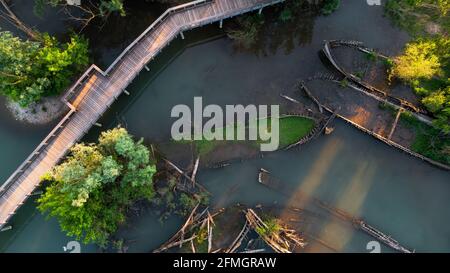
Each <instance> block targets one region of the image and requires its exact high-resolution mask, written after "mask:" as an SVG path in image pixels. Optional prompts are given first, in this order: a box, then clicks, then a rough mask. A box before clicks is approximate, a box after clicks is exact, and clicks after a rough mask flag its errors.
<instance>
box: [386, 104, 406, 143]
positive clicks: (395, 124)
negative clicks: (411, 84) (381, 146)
mask: <svg viewBox="0 0 450 273" xmlns="http://www.w3.org/2000/svg"><path fill="white" fill-rule="evenodd" d="M402 113H403V109H402V108H400V109H399V110H398V111H397V115H396V116H395V121H394V124H393V125H392V128H391V131H390V132H389V136H388V138H387V139H389V140H391V138H392V135H393V134H394V132H395V129H396V128H397V124H398V121H399V120H400V116H401V115H402Z"/></svg>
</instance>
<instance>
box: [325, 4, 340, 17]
mask: <svg viewBox="0 0 450 273" xmlns="http://www.w3.org/2000/svg"><path fill="white" fill-rule="evenodd" d="M340 5H341V1H340V0H325V1H324V3H323V7H322V14H323V15H330V14H332V13H333V12H335V11H336V10H338V9H339V6H340Z"/></svg>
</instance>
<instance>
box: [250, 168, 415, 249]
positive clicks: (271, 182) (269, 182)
mask: <svg viewBox="0 0 450 273" xmlns="http://www.w3.org/2000/svg"><path fill="white" fill-rule="evenodd" d="M258 182H259V183H261V184H263V185H265V186H267V187H270V188H272V189H274V190H277V191H280V192H281V193H283V194H286V195H290V194H291V191H290V190H289V189H287V188H283V185H282V184H281V182H280V181H279V180H278V179H276V178H273V177H272V176H271V174H270V172H269V171H267V170H265V169H261V170H260V172H259V175H258ZM297 195H302V194H301V193H297ZM310 199H311V200H312V201H313V202H314V203H315V204H316V205H318V206H319V207H321V208H323V209H325V210H327V211H328V212H330V213H331V214H332V215H334V216H337V217H338V218H340V219H342V220H344V221H348V222H351V223H352V224H353V225H354V226H355V227H356V228H359V229H361V230H362V231H364V232H365V233H367V234H369V235H370V236H372V237H374V238H375V239H377V240H380V241H381V242H383V243H384V244H385V245H387V246H389V247H391V248H392V249H395V250H397V251H400V252H404V253H411V252H412V251H411V250H409V249H407V248H406V247H403V246H402V245H400V243H399V242H397V241H396V240H394V239H393V238H392V237H391V236H388V235H385V234H384V233H383V232H381V231H379V230H377V229H376V228H374V227H373V226H370V225H369V224H367V223H365V222H364V221H363V220H362V219H358V218H354V217H353V216H352V215H350V214H349V213H347V212H345V211H343V210H340V209H338V208H334V207H332V206H330V205H328V204H327V203H325V202H323V201H321V200H319V199H317V198H314V197H312V198H310Z"/></svg>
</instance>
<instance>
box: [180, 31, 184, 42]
mask: <svg viewBox="0 0 450 273" xmlns="http://www.w3.org/2000/svg"><path fill="white" fill-rule="evenodd" d="M180 35H181V39H183V40H184V33H183V31H180Z"/></svg>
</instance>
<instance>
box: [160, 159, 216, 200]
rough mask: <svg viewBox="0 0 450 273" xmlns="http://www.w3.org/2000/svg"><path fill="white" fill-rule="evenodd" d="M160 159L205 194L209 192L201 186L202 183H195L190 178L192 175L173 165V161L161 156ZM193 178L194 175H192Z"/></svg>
mask: <svg viewBox="0 0 450 273" xmlns="http://www.w3.org/2000/svg"><path fill="white" fill-rule="evenodd" d="M162 160H163V161H164V162H166V163H167V164H168V165H169V166H171V167H172V168H173V169H174V170H175V171H177V172H178V173H179V174H181V175H182V176H184V177H185V178H186V179H188V180H189V181H190V182H192V185H193V186H194V187H197V188H199V189H200V190H201V191H203V192H206V193H207V194H210V193H209V191H208V190H207V189H206V188H205V187H203V186H202V185H200V184H199V183H195V181H194V180H192V177H190V176H189V175H187V174H186V172H184V171H183V170H181V169H180V168H179V167H178V166H177V165H175V164H174V163H173V162H171V161H169V160H168V159H166V158H162ZM194 178H195V177H194Z"/></svg>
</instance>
